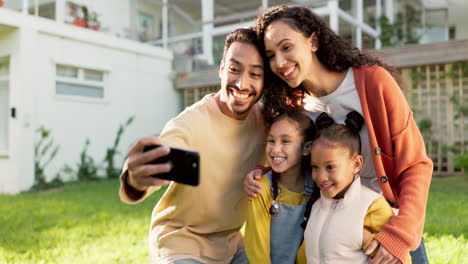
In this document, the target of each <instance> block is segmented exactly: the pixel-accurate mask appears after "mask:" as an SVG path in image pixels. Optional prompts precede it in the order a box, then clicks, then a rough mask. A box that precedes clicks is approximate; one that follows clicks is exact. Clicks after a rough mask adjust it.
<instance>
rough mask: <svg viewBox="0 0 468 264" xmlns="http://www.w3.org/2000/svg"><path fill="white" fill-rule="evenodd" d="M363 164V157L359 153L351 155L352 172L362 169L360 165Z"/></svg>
mask: <svg viewBox="0 0 468 264" xmlns="http://www.w3.org/2000/svg"><path fill="white" fill-rule="evenodd" d="M363 164H364V159H363V158H362V156H361V155H358V154H356V155H354V157H353V171H354V173H358V172H359V171H360V170H361V169H362V165H363Z"/></svg>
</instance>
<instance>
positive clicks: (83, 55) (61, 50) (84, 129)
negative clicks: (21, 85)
mask: <svg viewBox="0 0 468 264" xmlns="http://www.w3.org/2000/svg"><path fill="white" fill-rule="evenodd" d="M38 49H39V50H41V53H40V56H39V58H38V61H39V62H40V65H37V66H38V69H40V71H38V72H37V76H38V79H37V81H38V84H39V85H38V88H39V90H38V91H39V96H37V100H36V109H35V113H36V115H35V118H34V119H35V124H36V127H38V126H40V125H42V124H44V125H45V126H46V127H47V128H51V129H52V131H53V137H54V139H55V140H56V142H57V143H59V144H60V145H61V150H60V155H58V157H57V158H56V160H54V162H53V163H52V164H51V166H50V167H51V168H50V169H49V170H48V171H47V173H48V174H49V176H53V175H54V174H55V172H56V171H57V170H59V169H60V168H61V166H63V164H65V163H67V164H69V165H74V164H76V163H77V162H78V160H79V154H80V151H81V150H82V149H83V146H84V143H85V140H86V138H87V137H89V138H90V141H91V145H90V155H91V156H92V157H93V158H94V159H95V160H96V161H98V162H100V161H102V160H103V159H104V156H105V151H106V148H107V147H109V146H111V144H112V143H113V141H114V139H115V136H116V132H117V129H118V126H119V124H121V123H123V122H125V121H126V120H127V118H128V117H130V116H135V121H134V123H133V124H132V125H131V126H130V127H129V129H128V130H127V131H125V134H124V135H123V138H122V142H121V145H120V149H119V150H120V152H121V153H122V154H125V153H126V152H127V149H128V147H129V146H130V145H131V143H133V141H134V140H135V139H137V138H138V137H140V136H144V135H152V134H156V133H158V132H159V131H160V130H161V129H162V127H163V125H164V124H165V122H166V121H167V120H168V119H169V118H170V117H173V116H175V115H176V114H177V112H178V110H179V109H178V106H179V104H178V97H177V94H176V92H175V90H174V89H173V88H172V82H171V79H170V74H171V60H168V59H159V58H154V57H149V56H145V55H144V54H141V55H140V54H135V53H132V52H128V51H121V50H118V49H112V48H106V47H101V46H99V45H94V44H92V43H84V42H81V41H75V40H72V39H67V38H65V39H61V38H59V37H57V36H50V35H47V34H40V35H39V38H38ZM55 63H60V64H67V65H74V66H82V67H86V68H91V69H103V70H106V71H107V72H108V74H107V77H108V81H107V87H106V88H105V89H106V91H105V93H107V95H108V96H106V97H107V98H105V99H104V100H103V101H102V102H96V101H95V100H86V99H84V100H76V99H71V98H64V97H60V96H56V95H55V90H54V89H55V75H54V72H55ZM123 158H124V155H121V156H119V157H118V159H117V160H116V161H117V162H119V163H120V164H121V162H122V161H123Z"/></svg>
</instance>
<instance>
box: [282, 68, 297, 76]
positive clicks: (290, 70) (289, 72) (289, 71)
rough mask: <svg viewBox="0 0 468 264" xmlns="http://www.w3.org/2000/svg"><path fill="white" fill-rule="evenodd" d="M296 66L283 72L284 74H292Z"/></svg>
mask: <svg viewBox="0 0 468 264" xmlns="http://www.w3.org/2000/svg"><path fill="white" fill-rule="evenodd" d="M294 68H295V67H291V68H290V69H289V70H288V71H286V72H283V75H284V76H288V75H289V74H291V72H293V71H294Z"/></svg>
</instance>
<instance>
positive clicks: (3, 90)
mask: <svg viewBox="0 0 468 264" xmlns="http://www.w3.org/2000/svg"><path fill="white" fill-rule="evenodd" d="M8 68H9V67H8V63H5V62H3V63H2V62H0V155H1V154H5V153H7V152H8V130H9V129H8V127H9V126H8V123H9V117H10V116H9V114H10V102H9V101H10V100H9V98H10V95H9V87H8V83H9V82H8Z"/></svg>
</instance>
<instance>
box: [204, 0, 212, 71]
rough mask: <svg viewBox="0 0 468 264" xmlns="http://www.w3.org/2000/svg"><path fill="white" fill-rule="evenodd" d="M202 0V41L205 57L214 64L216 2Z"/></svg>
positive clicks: (209, 62)
mask: <svg viewBox="0 0 468 264" xmlns="http://www.w3.org/2000/svg"><path fill="white" fill-rule="evenodd" d="M201 1H202V3H201V4H202V22H203V27H202V33H203V37H202V42H203V57H204V58H205V60H206V61H207V62H208V64H210V65H213V34H212V33H213V29H214V24H213V20H214V2H213V0H201Z"/></svg>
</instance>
